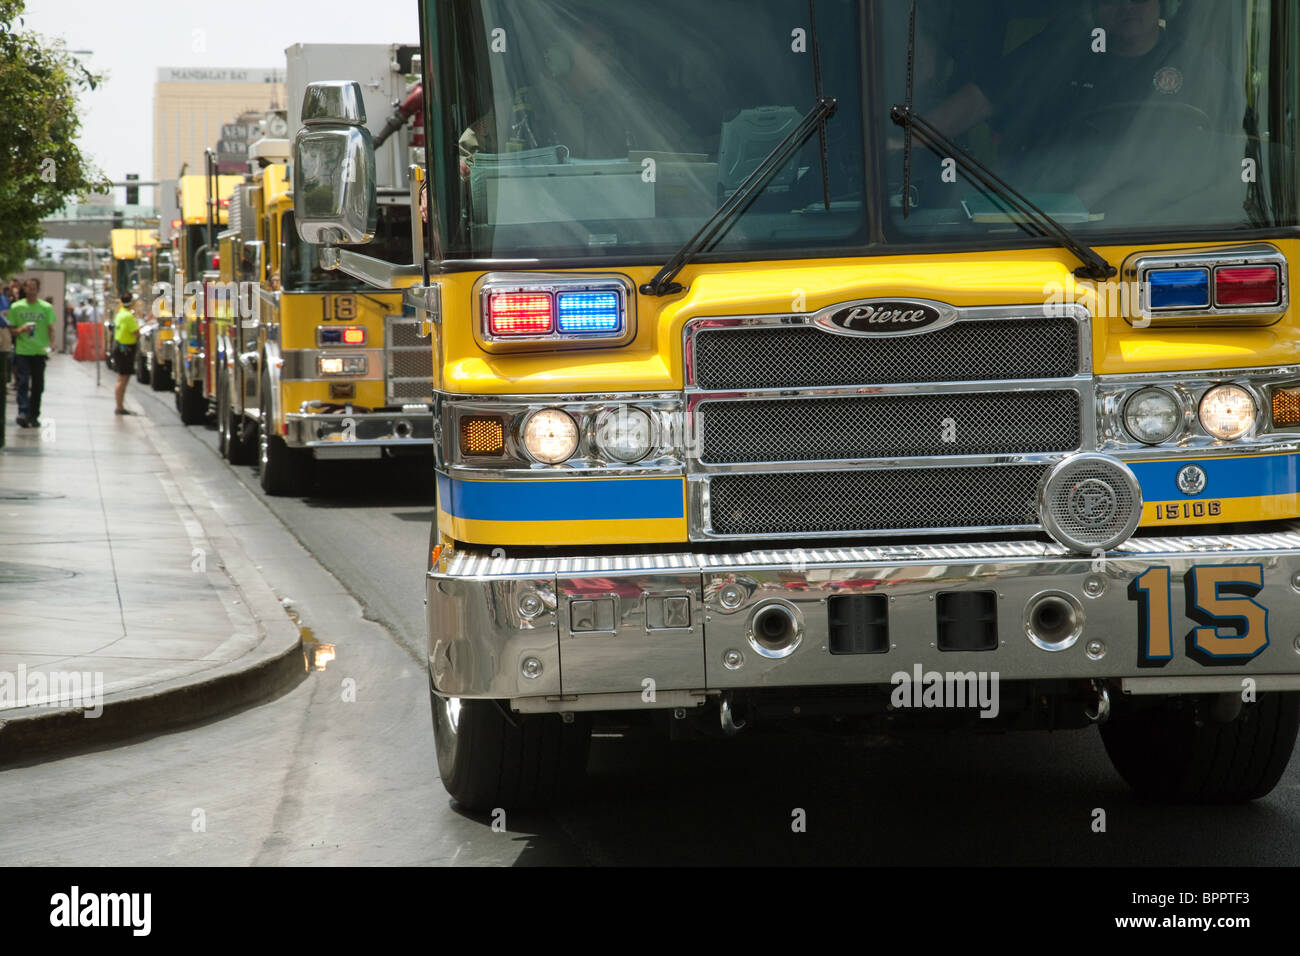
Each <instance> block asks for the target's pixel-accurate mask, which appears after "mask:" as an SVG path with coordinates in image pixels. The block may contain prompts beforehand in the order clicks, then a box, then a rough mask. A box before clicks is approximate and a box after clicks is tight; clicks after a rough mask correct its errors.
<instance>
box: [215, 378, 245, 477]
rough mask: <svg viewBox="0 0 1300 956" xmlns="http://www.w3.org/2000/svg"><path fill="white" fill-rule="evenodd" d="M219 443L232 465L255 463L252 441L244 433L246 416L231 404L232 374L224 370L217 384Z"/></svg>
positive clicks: (224, 456)
mask: <svg viewBox="0 0 1300 956" xmlns="http://www.w3.org/2000/svg"><path fill="white" fill-rule="evenodd" d="M217 445H218V446H219V449H220V451H221V457H222V458H224V459H226V461H228V462H230V463H231V464H232V465H250V464H252V463H253V449H252V447H251V446H252V442H250V441H248V440H247V438H246V437H245V435H244V416H243V415H237V414H236V413H235V410H234V408H232V407H231V404H230V375H229V374H228V373H227V372H224V371H223V372H222V373H221V377H220V381H219V382H218V384H217Z"/></svg>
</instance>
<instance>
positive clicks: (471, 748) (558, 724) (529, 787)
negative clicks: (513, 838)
mask: <svg viewBox="0 0 1300 956" xmlns="http://www.w3.org/2000/svg"><path fill="white" fill-rule="evenodd" d="M429 701H430V704H431V706H432V709H433V735H434V741H435V746H436V749H437V755H438V773H439V774H441V776H442V785H443V786H444V787H445V788H446V789H447V792H448V793H449V794H451V795H452V797H453V798H454V799H455V800H456V802H457V803H459V804H460V805H461V806H462V807H464V808H465V809H467V810H473V811H477V812H480V813H490V812H491V811H493V810H495V809H498V808H501V809H510V808H514V809H524V808H529V807H544V806H550V805H552V804H554V803H556V802H558V801H559V800H561V799H562V798H563V797H564V796H565V795H567V794H568V793H569V791H570V789H571V788H572V786H573V785H574V784H576V783H577V782H578V781H580V780H581V779H582V777H583V775H584V774H585V773H586V769H587V750H588V747H589V744H590V742H591V716H590V715H589V714H581V713H579V714H574V715H573V722H572V723H568V724H566V723H564V721H563V719H562V718H561V717H560V715H559V714H531V715H527V716H525V715H522V714H514V713H511V712H510V711H509V710H508V709H507V704H506V702H504V701H495V700H466V699H460V698H455V697H440V696H439V695H438V694H436V693H434V692H433V690H432V688H431V689H430V691H429Z"/></svg>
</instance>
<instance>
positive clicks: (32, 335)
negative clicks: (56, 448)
mask: <svg viewBox="0 0 1300 956" xmlns="http://www.w3.org/2000/svg"><path fill="white" fill-rule="evenodd" d="M40 291H41V280H40V279H36V278H31V279H28V280H27V281H26V282H24V283H23V295H24V296H25V298H23V299H20V300H19V301H17V302H15V303H14V304H13V305H11V306H9V317H8V320H7V321H8V322H9V324H10V325H11V326H13V329H14V351H15V352H17V358H16V368H15V373H16V378H17V380H18V424H19V425H20V426H21V427H23V428H35V427H36V426H37V425H39V424H40V423H41V396H42V395H43V394H44V393H45V362H46V356H48V355H49V354H50V352H51V351H52V349H51V348H50V328H51V327H52V326H53V325H54V321H55V317H54V306H52V305H50V304H49V303H48V302H43V301H41V299H40V298H38V296H39V295H40Z"/></svg>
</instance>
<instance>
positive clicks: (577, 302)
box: [555, 292, 623, 334]
mask: <svg viewBox="0 0 1300 956" xmlns="http://www.w3.org/2000/svg"><path fill="white" fill-rule="evenodd" d="M555 298H556V319H557V322H556V325H557V327H558V329H559V331H560V332H562V333H588V334H610V333H618V332H621V331H622V330H623V309H622V302H621V296H620V295H619V294H618V293H617V292H561V293H559V294H558V295H557V296H556V297H555Z"/></svg>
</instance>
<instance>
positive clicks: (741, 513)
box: [708, 465, 1048, 536]
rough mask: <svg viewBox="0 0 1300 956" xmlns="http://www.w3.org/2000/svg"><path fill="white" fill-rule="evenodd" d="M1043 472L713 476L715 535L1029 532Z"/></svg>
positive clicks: (1037, 468)
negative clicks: (953, 530) (960, 530)
mask: <svg viewBox="0 0 1300 956" xmlns="http://www.w3.org/2000/svg"><path fill="white" fill-rule="evenodd" d="M1047 470H1048V466H1046V465H997V466H978V467H965V468H898V469H895V468H890V469H877V470H868V471H818V472H792V473H781V474H769V475H715V476H713V478H712V479H711V480H710V482H709V508H708V510H709V525H710V530H711V531H712V533H713V534H716V535H738V536H742V535H792V534H820V535H828V534H829V535H851V534H872V533H881V532H901V533H906V532H908V531H918V530H920V531H925V530H930V531H938V530H946V529H951V528H980V529H988V528H998V529H1001V528H1017V529H1018V528H1025V529H1029V528H1036V527H1037V526H1038V524H1039V520H1038V513H1037V510H1036V507H1035V498H1036V494H1037V490H1038V484H1039V482H1040V481H1041V479H1042V478H1043V476H1044V475H1045V474H1046V472H1047Z"/></svg>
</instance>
